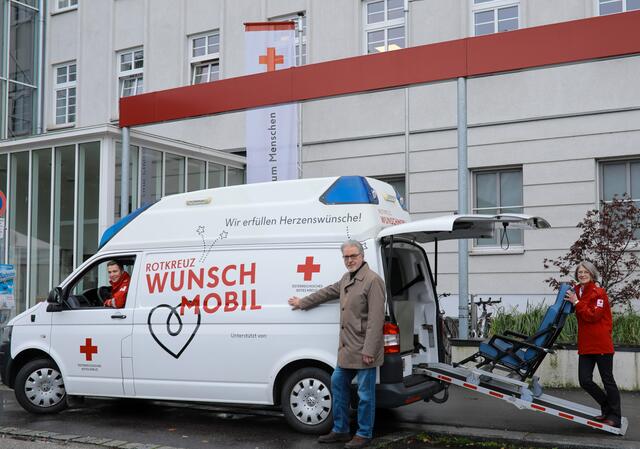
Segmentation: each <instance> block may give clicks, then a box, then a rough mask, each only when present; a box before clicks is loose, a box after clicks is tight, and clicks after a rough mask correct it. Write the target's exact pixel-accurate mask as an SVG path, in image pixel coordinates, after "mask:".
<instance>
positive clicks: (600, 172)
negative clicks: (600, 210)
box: [598, 157, 640, 204]
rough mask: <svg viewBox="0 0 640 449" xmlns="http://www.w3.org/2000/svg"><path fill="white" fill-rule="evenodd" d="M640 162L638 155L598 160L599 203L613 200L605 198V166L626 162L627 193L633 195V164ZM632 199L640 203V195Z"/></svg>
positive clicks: (639, 180)
mask: <svg viewBox="0 0 640 449" xmlns="http://www.w3.org/2000/svg"><path fill="white" fill-rule="evenodd" d="M637 163H640V158H638V157H636V158H633V157H631V158H622V159H604V160H601V161H599V162H598V204H600V202H605V203H609V202H611V200H605V199H604V167H605V166H607V165H620V164H625V185H626V188H627V191H626V193H627V194H628V195H629V196H631V193H632V191H631V164H637ZM638 182H639V183H640V179H638ZM624 193H625V192H622V193H620V196H622V195H623V194H624ZM631 201H636V202H638V203H640V197H639V198H633V197H631Z"/></svg>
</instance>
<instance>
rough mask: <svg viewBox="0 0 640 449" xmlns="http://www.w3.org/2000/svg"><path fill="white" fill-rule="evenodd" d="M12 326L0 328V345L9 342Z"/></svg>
mask: <svg viewBox="0 0 640 449" xmlns="http://www.w3.org/2000/svg"><path fill="white" fill-rule="evenodd" d="M12 330H13V326H4V327H0V344H2V343H6V342H8V341H9V340H11V331H12Z"/></svg>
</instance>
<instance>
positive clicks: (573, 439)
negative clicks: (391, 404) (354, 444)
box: [376, 423, 640, 449]
mask: <svg viewBox="0 0 640 449" xmlns="http://www.w3.org/2000/svg"><path fill="white" fill-rule="evenodd" d="M400 427H401V428H403V429H411V430H414V431H415V430H419V431H423V432H429V433H432V434H434V435H442V436H458V437H467V438H470V439H475V440H483V441H503V442H507V443H513V444H521V445H525V446H526V445H529V446H530V445H532V444H533V445H536V446H539V447H550V448H551V447H552V448H558V449H638V447H640V442H639V441H632V440H625V439H624V437H621V436H617V435H609V436H602V435H600V434H599V435H598V436H593V437H588V436H574V435H570V436H569V435H554V434H542V433H531V432H513V431H507V430H496V429H483V428H478V427H462V426H461V427H456V426H442V425H430V424H410V423H403V424H401V425H400ZM594 432H596V431H594ZM415 434H416V432H414V435H415ZM398 435H399V434H398ZM389 436H391V435H389ZM400 439H401V438H400ZM378 440H380V442H381V443H380V444H382V440H383V438H380V439H376V443H377V442H378ZM388 442H391V441H388ZM388 442H387V443H388Z"/></svg>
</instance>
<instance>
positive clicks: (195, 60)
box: [189, 31, 220, 84]
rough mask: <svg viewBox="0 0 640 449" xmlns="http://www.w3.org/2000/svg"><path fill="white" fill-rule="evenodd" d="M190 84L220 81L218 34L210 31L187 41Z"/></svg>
mask: <svg viewBox="0 0 640 449" xmlns="http://www.w3.org/2000/svg"><path fill="white" fill-rule="evenodd" d="M189 42H190V45H189V48H190V52H189V59H190V64H191V84H201V83H208V82H210V81H217V80H219V79H220V32H218V31H210V32H208V33H205V34H199V35H197V36H193V37H191V38H190V40H189Z"/></svg>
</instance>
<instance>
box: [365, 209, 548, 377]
mask: <svg viewBox="0 0 640 449" xmlns="http://www.w3.org/2000/svg"><path fill="white" fill-rule="evenodd" d="M501 227H507V228H509V229H540V228H548V227H549V223H547V222H546V221H545V220H544V219H542V218H539V217H532V216H528V215H520V214H503V215H448V216H443V217H436V218H431V219H425V220H419V221H414V222H409V223H403V224H400V225H397V226H391V227H388V228H385V229H383V230H382V231H381V232H380V233H379V234H378V239H379V240H380V246H381V249H382V262H383V266H384V272H385V279H386V285H387V298H388V312H389V316H390V319H391V321H392V323H393V324H395V325H397V327H398V330H399V335H400V342H399V343H400V344H399V352H398V353H396V354H386V355H385V365H383V368H382V370H381V373H380V374H381V376H380V377H381V383H383V382H384V381H385V379H389V380H391V379H394V380H395V381H396V382H397V380H398V379H399V378H402V379H403V380H402V382H403V383H404V384H405V385H406V386H408V385H415V382H419V381H420V379H417V378H416V377H417V376H416V375H413V374H412V367H413V366H415V365H418V364H420V363H433V362H442V363H447V362H450V360H448V358H449V357H448V356H447V354H446V351H445V350H444V347H443V343H444V342H443V340H442V335H441V334H442V333H441V332H439V329H441V328H442V322H441V320H440V317H439V304H438V300H437V293H436V288H435V282H434V280H433V276H432V273H431V268H430V265H429V261H428V259H427V257H426V253H425V251H424V249H423V248H422V246H420V244H424V243H429V242H434V241H440V240H453V239H464V238H483V237H492V236H493V234H494V232H495V231H496V229H499V228H501ZM398 358H400V359H401V361H400V360H395V359H398ZM392 367H393V368H392ZM400 369H402V374H400V372H399V371H400ZM423 382H426V379H424V380H423Z"/></svg>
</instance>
